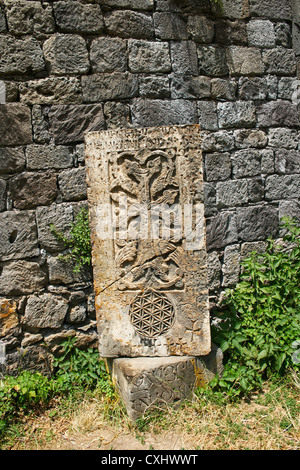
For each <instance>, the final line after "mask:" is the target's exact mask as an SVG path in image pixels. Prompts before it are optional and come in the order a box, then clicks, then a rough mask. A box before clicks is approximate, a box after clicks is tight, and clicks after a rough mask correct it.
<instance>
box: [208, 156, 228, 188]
mask: <svg viewBox="0 0 300 470" xmlns="http://www.w3.org/2000/svg"><path fill="white" fill-rule="evenodd" d="M205 174H206V180H207V181H221V180H226V179H227V178H230V175H231V158H230V153H228V152H222V153H221V152H215V153H208V154H207V155H206V157H205Z"/></svg>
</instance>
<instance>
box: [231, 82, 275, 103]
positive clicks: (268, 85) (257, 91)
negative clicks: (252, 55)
mask: <svg viewBox="0 0 300 470" xmlns="http://www.w3.org/2000/svg"><path fill="white" fill-rule="evenodd" d="M277 92H278V90H277V77H273V76H264V77H251V78H250V77H241V78H240V79H239V98H240V99H242V100H266V99H274V100H276V99H277Z"/></svg>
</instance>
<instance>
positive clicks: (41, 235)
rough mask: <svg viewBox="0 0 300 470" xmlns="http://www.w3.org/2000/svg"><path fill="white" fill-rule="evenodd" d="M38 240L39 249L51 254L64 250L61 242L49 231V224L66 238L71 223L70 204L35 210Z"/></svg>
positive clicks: (71, 212)
mask: <svg viewBox="0 0 300 470" xmlns="http://www.w3.org/2000/svg"><path fill="white" fill-rule="evenodd" d="M36 220H37V228H38V239H39V243H40V246H41V248H43V249H45V250H47V251H49V252H50V253H53V252H55V251H61V250H63V249H64V248H65V246H64V244H63V243H62V242H61V241H58V240H57V238H56V237H55V236H54V235H53V233H52V232H51V231H50V224H53V225H54V226H55V229H56V230H57V231H58V232H61V233H63V234H64V235H65V236H66V237H68V236H69V234H70V226H71V223H72V222H73V207H72V205H71V204H53V205H51V206H46V207H38V208H37V210H36Z"/></svg>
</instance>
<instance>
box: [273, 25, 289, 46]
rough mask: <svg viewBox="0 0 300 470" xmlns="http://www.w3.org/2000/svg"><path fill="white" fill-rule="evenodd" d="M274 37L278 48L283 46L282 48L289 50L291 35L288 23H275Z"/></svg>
mask: <svg viewBox="0 0 300 470" xmlns="http://www.w3.org/2000/svg"><path fill="white" fill-rule="evenodd" d="M275 35H276V44H277V45H278V46H283V47H287V48H288V49H291V47H292V35H291V28H290V25H289V24H288V23H276V24H275Z"/></svg>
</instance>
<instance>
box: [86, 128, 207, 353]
mask: <svg viewBox="0 0 300 470" xmlns="http://www.w3.org/2000/svg"><path fill="white" fill-rule="evenodd" d="M85 140H86V148H87V149H86V168H87V177H88V199H89V212H90V226H91V237H92V244H93V267H94V280H95V281H94V282H95V305H96V310H97V317H98V332H99V347H100V351H101V352H100V354H101V356H102V357H116V356H125V355H127V356H133V357H135V356H170V355H185V354H187V353H189V354H191V355H192V354H194V353H195V352H196V351H197V355H202V354H203V352H204V351H206V353H208V352H209V350H210V330H209V322H208V297H207V294H208V289H207V276H206V265H207V264H206V250H205V241H204V230H205V228H204V224H203V217H204V205H203V203H202V202H201V201H203V179H202V171H201V168H202V163H201V150H200V133H199V126H198V125H196V126H180V127H177V126H176V127H163V128H151V129H149V128H148V129H141V130H137V129H132V130H127V129H126V130H116V131H114V132H113V131H103V132H101V133H92V134H87V135H86V138H85ZM187 152H188V153H187ZM187 155H188V157H189V158H188V159H187V158H186V156H187ZM105 162H106V163H105ZM99 163H100V165H99ZM196 169H197V171H196ZM124 191H126V195H127V196H128V205H129V208H128V209H129V212H128V214H127V215H126V217H125V220H126V226H127V224H128V233H127V235H128V237H129V240H128V241H127V242H126V240H125V239H122V238H123V236H122V233H123V232H122V227H121V225H122V224H124V219H122V215H121V214H120V212H123V213H124V210H123V207H122V195H123V196H124V194H125V193H124ZM175 201H178V204H179V205H178V206H177V207H178V209H179V211H181V210H183V208H184V205H187V204H189V209H190V211H191V212H192V213H193V214H194V216H195V215H196V214H195V211H196V207H194V204H196V203H198V204H199V208H198V210H199V213H198V216H197V217H198V220H199V223H198V224H197V228H198V230H199V232H198V234H197V235H196V233H195V232H193V229H192V226H191V227H190V228H188V217H187V216H186V218H185V225H184V228H183V227H182V228H181V232H182V234H178V230H175V228H171V233H172V235H171V234H169V236H167V235H166V237H167V238H166V237H165V239H162V238H161V235H162V234H159V232H157V228H158V225H157V224H159V223H162V224H163V227H166V226H167V222H166V220H165V217H166V214H165V213H160V214H159V211H158V209H159V210H160V211H161V210H162V209H165V205H164V206H163V207H161V206H160V204H161V203H162V202H164V203H165V204H167V205H172V204H174V203H175ZM132 203H133V205H132ZM150 203H151V204H152V205H153V204H155V205H156V213H155V227H156V228H155V227H154V226H152V229H151V230H149V229H150V225H148V224H147V228H146V232H145V231H144V232H143V227H141V226H140V227H138V226H137V224H139V214H140V212H139V211H138V212H137V207H138V206H140V207H141V210H142V212H143V214H144V217H145V216H150V211H149V210H148V208H149V207H150ZM103 204H104V205H105V206H103ZM107 204H112V207H111V210H112V212H113V213H115V214H117V213H119V214H120V218H119V221H118V222H117V227H116V236H115V237H114V236H113V235H112V234H111V235H110V234H109V230H110V228H111V227H112V226H111V221H108V220H107V221H106V222H107V224H105V219H103V217H104V213H103V209H104V207H107ZM145 204H146V206H145ZM180 208H181V209H180ZM173 210H174V209H173ZM185 210H187V208H185ZM130 211H131V212H132V215H131V216H130V215H129V213H130ZM201 214H202V215H201ZM159 221H160V222H159ZM149 223H150V220H149ZM153 223H154V221H153V214H152V223H151V225H152V224H153ZM177 225H178V224H177ZM144 228H145V226H144ZM140 229H141V230H142V232H140ZM107 230H108V232H107ZM163 230H164V229H163ZM167 230H168V229H167ZM184 230H185V233H186V235H185V236H184V235H183V232H184ZM153 231H154V232H155V233H154V232H153ZM191 238H194V240H193V241H192V239H191ZM175 239H176V240H177V242H176V244H174V240H175ZM99 260H101V262H99Z"/></svg>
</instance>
